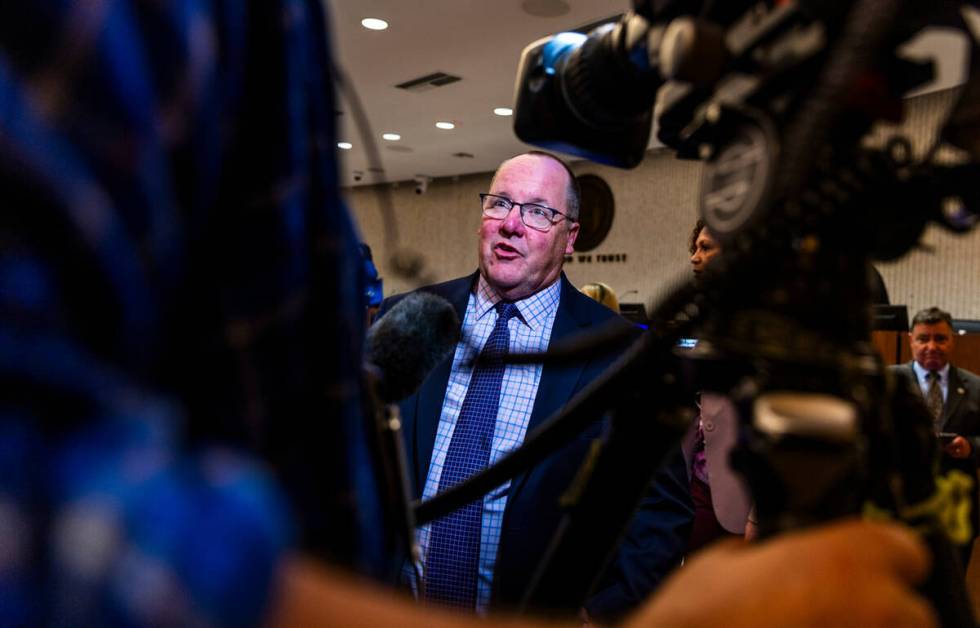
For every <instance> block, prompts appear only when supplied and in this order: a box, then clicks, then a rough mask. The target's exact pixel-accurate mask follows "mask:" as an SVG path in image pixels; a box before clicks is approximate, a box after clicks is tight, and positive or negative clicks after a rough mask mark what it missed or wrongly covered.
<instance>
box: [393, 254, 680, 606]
mask: <svg viewBox="0 0 980 628" xmlns="http://www.w3.org/2000/svg"><path fill="white" fill-rule="evenodd" d="M477 277H478V274H477V273H474V274H473V275H470V276H468V277H462V278H460V279H455V280H453V281H448V282H445V283H442V284H437V285H433V286H428V287H425V288H421V290H424V291H427V292H431V293H433V294H436V295H439V296H442V297H444V298H445V299H447V300H448V301H449V302H450V303H452V304H453V306H454V307H455V308H456V311H457V313H458V314H459V318H460V321H462V320H463V317H464V315H465V313H466V305H467V302H468V300H469V297H470V293H471V291H472V289H473V285H474V282H475V281H476V279H477ZM561 282H562V286H561V299H560V301H559V304H558V312H557V314H556V316H555V323H554V326H553V328H552V332H551V340H550V342H555V341H556V340H559V339H561V338H565V337H568V336H571V335H573V334H576V333H579V332H582V331H585V330H588V329H589V328H591V327H594V326H597V325H601V324H602V323H606V322H608V321H611V320H615V319H616V318H617V317H616V314H615V313H613V312H612V311H611V310H609V309H607V308H605V307H604V306H601V305H599V304H598V303H596V302H595V301H593V300H592V299H590V298H588V297H586V296H585V295H583V294H582V293H580V292H579V291H578V290H576V289H575V287H574V286H573V285H572V284H571V283H569V281H568V279H567V278H566V277H565V275H564V274H562V277H561ZM398 298H399V297H391V298H390V299H387V300H386V301H385V303H384V304H382V309H381V311H380V312H379V315H383V313H384V312H386V311H387V310H388V309H389V308H390V307H391V306H392V305H393V304H394V303H395V302H396V301H397V300H398ZM620 320H622V319H620ZM623 324H624V325H626V324H627V323H626V322H625V321H623ZM615 357H616V356H615V355H609V356H599V357H596V358H594V359H591V360H589V361H587V362H585V363H576V364H570V365H561V366H553V365H548V366H546V367H545V368H544V370H543V372H542V374H541V382H540V384H539V386H538V393H537V397H536V399H535V402H534V408H533V411H532V413H531V417H530V421H529V423H528V433H531V431H532V430H534V428H535V427H537V426H538V425H540V424H541V423H542V422H543V421H544V420H545V419H547V418H548V417H549V416H550V415H551V414H553V413H554V412H556V411H557V410H559V409H560V408H561V407H562V406H563V405H564V404H565V403H566V402H567V401H568V400H569V399H570V398H571V397H572V396H573V395H575V394H576V393H577V392H578V391H580V390H581V389H582V388H584V387H585V386H586V385H587V384H588V383H589V382H590V381H592V380H593V379H595V378H596V377H597V376H598V375H599V374H600V373H602V371H603V370H605V369H606V367H607V366H609V364H610V363H611V362H612V361H613V360H614V359H615ZM451 367H452V359H451V358H450V359H447V360H446V361H445V362H443V363H442V364H441V365H439V366H437V367H436V368H435V369H434V370H433V372H432V373H430V374H429V377H428V378H427V379H426V380H425V382H423V384H422V386H421V388H419V390H418V391H417V392H416V393H415V394H414V395H412V396H411V397H408V398H407V399H405V400H404V401H402V402H401V403H400V409H401V413H402V425H403V429H404V435H405V439H406V453H407V463H408V466H409V476H410V479H411V483H412V485H413V492H414V495H415V497H416V498H419V497H420V496H421V492H422V490H423V488H424V487H425V480H426V476H427V474H428V471H429V462H430V460H431V456H432V448H433V446H434V443H435V438H436V429H437V426H438V424H439V418H440V415H441V413H442V403H443V399H444V397H445V393H446V387H447V386H448V382H449V374H450V369H451ZM603 427H604V422H603V421H601V420H597V421H596V422H595V423H594V424H593V425H592V426H591V427H590V428H589V429H587V430H586V431H585V432H584V433H582V434H580V435H579V436H578V437H577V438H576V439H575V440H574V441H573V442H571V443H569V444H568V445H566V446H565V447H563V448H562V449H560V450H559V451H557V452H555V453H554V454H552V455H551V456H549V457H547V458H546V459H544V460H542V461H541V462H539V463H538V464H537V465H535V466H534V467H533V468H532V469H531V470H530V471H529V472H527V473H524V474H522V475H520V476H518V477H516V478H514V480H513V481H512V482H511V486H510V490H509V494H508V499H507V506H506V509H505V511H504V520H503V530H502V533H501V538H500V546H499V549H498V552H497V563H496V568H495V571H494V581H493V593H492V599H491V604H492V605H493V606H494V607H496V608H507V607H513V606H515V605H517V604H518V603H519V602H520V600H521V598H522V597H523V595H524V592H525V591H526V590H527V589H528V587H529V585H530V580H531V578H532V576H533V575H534V573H535V569H536V567H537V565H538V563H539V562H540V561H541V559H542V557H543V556H544V554H545V552H546V550H547V548H548V545H549V543H550V541H551V539H552V537H553V536H554V534H555V531H556V529H557V526H558V523H559V521H560V520H561V517H562V515H563V514H564V512H563V510H562V509H561V508H560V506H559V503H558V501H559V497H560V496H561V495H562V493H563V492H564V491H565V490H566V489H567V488H568V485H569V484H570V482H571V480H572V478H573V476H574V475H575V473H576V471H577V470H578V468H579V466H580V463H581V462H582V460H583V458H584V456H585V454H586V452H587V451H588V448H589V447H590V445H591V443H592V441H593V440H594V439H595V438H597V437H598V436H599V435H600V434H601V432H602V429H603ZM677 457H678V458H680V456H679V453H678V456H677ZM678 474H679V475H678ZM684 477H685V476H684V468H683V459H681V460H680V464H678V465H675V468H673V471H672V475H671V474H668V478H669V479H670V480H673V481H672V482H665V484H666V485H668V486H669V488H667V489H661V488H659V487H658V489H657V490H655V491H652V492H653V494H652V495H651V496H650V497H649V498H648V499H647V501H646V502H645V505H649V506H650V508H649V509H648V510H649V511H650V512H655V513H656V515H654V516H652V517H651V516H650V515H644V514H643V513H644V512H645V511H644V510H642V509H641V514H640V515H638V516H637V517H635V521H634V524H633V527H634V528H636V529H637V534H636V535H635V536H636V538H637V539H638V540H637V541H636V542H635V543H631V546H632V547H631V549H630V553H629V556H628V557H621V558H622V559H621V560H620V561H619V562H618V564H617V568H618V570H619V571H620V572H621V573H622V576H621V577H619V578H617V580H620V581H622V584H621V585H614V586H613V587H611V588H612V589H614V590H607V591H605V592H604V597H603V602H602V603H601V604H600V605H599V606H598V608H596V609H595V611H594V612H597V613H598V614H606V613H607V612H618V611H620V610H623V609H624V608H625V607H626V606H629V605H632V604H635V603H636V602H639V601H641V600H642V599H643V597H644V596H645V595H646V594H647V593H649V591H650V590H652V588H653V586H654V585H655V584H656V583H657V582H659V580H660V579H661V578H662V577H663V575H664V574H665V573H666V571H667V570H668V569H669V567H670V566H672V564H673V560H675V559H677V558H679V557H680V556H681V555H683V551H684V546H685V544H686V540H687V533H688V530H689V522H690V517H691V506H690V498H689V496H688V494H687V493H686V484H685V482H684V480H683V479H681V478H684ZM651 518H653V519H654V520H651ZM652 528H655V529H652ZM581 602H582V601H581V600H569V601H568V609H569V610H571V611H574V610H575V609H576V608H577V607H578V606H579V605H580V604H581ZM590 610H593V609H590Z"/></svg>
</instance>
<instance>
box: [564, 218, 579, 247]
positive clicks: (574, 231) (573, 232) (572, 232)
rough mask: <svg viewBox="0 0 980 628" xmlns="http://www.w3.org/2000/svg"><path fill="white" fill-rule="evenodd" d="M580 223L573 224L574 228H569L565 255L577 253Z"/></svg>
mask: <svg viewBox="0 0 980 628" xmlns="http://www.w3.org/2000/svg"><path fill="white" fill-rule="evenodd" d="M578 226H579V225H578V223H577V222H573V223H572V226H571V227H569V228H568V242H566V243H565V255H571V254H572V253H574V252H575V240H576V239H578Z"/></svg>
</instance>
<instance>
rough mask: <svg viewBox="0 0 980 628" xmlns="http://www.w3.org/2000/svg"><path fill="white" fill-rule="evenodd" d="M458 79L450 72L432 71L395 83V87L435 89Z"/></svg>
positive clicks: (415, 90) (419, 89)
mask: <svg viewBox="0 0 980 628" xmlns="http://www.w3.org/2000/svg"><path fill="white" fill-rule="evenodd" d="M458 80H460V78H459V77H458V76H453V75H452V74H446V73H445V72H433V73H432V74H426V75H425V76H420V77H418V78H414V79H412V80H410V81H405V82H404V83H399V84H398V85H395V87H397V88H398V89H404V90H407V91H410V92H424V91H427V90H430V89H435V88H436V87H442V86H444V85H449V84H450V83H455V82H456V81H458Z"/></svg>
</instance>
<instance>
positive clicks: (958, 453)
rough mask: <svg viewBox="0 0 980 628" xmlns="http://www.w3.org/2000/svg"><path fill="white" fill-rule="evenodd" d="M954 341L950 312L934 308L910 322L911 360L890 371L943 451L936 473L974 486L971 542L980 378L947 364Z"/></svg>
mask: <svg viewBox="0 0 980 628" xmlns="http://www.w3.org/2000/svg"><path fill="white" fill-rule="evenodd" d="M955 338H956V334H955V333H954V331H953V319H952V317H951V316H950V315H949V312H945V311H943V310H941V309H939V308H938V307H930V308H926V309H924V310H921V311H919V312H918V313H916V315H915V316H914V317H913V318H912V329H911V331H909V346H910V348H911V350H912V361H911V362H909V363H908V364H901V365H896V366H893V367H892V369H893V370H894V371H895V372H896V373H898V374H899V375H901V376H903V377H905V378H906V379H907V381H908V382H909V383H910V384H911V385H912V388H913V389H914V390H916V391H917V392H919V393H921V394H922V400H923V401H924V402H925V405H926V408H927V409H928V410H929V413H930V414H931V415H932V419H933V429H934V431H935V432H936V434H937V435H938V436H939V441H940V444H941V445H942V448H943V454H942V458H941V467H940V469H941V471H942V472H948V471H950V470H953V469H956V470H959V471H962V472H963V473H966V474H967V476H968V477H970V478H971V479H972V480H973V481H974V486H973V490H972V491H971V493H970V495H971V509H970V510H971V516H970V521H971V525H972V527H973V539H976V536H977V526H978V522H980V517H978V512H977V511H978V501H980V499H978V494H977V487H976V478H977V460H978V456H980V377H977V375H975V374H974V373H971V372H970V371H967V370H966V369H962V368H958V367H956V366H954V365H953V364H952V362H951V358H952V355H953V346H954V341H955ZM972 547H973V541H971V542H970V543H968V544H967V545H966V546H965V547H964V549H963V552H962V558H963V568H964V570H965V569H966V564H967V561H968V560H969V558H970V554H971V553H972Z"/></svg>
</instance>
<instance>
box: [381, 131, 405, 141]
mask: <svg viewBox="0 0 980 628" xmlns="http://www.w3.org/2000/svg"><path fill="white" fill-rule="evenodd" d="M381 137H382V138H383V139H386V140H388V141H389V142H397V141H398V140H400V139H402V136H401V135H399V134H397V133H385V134H384V135H382V136H381Z"/></svg>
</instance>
